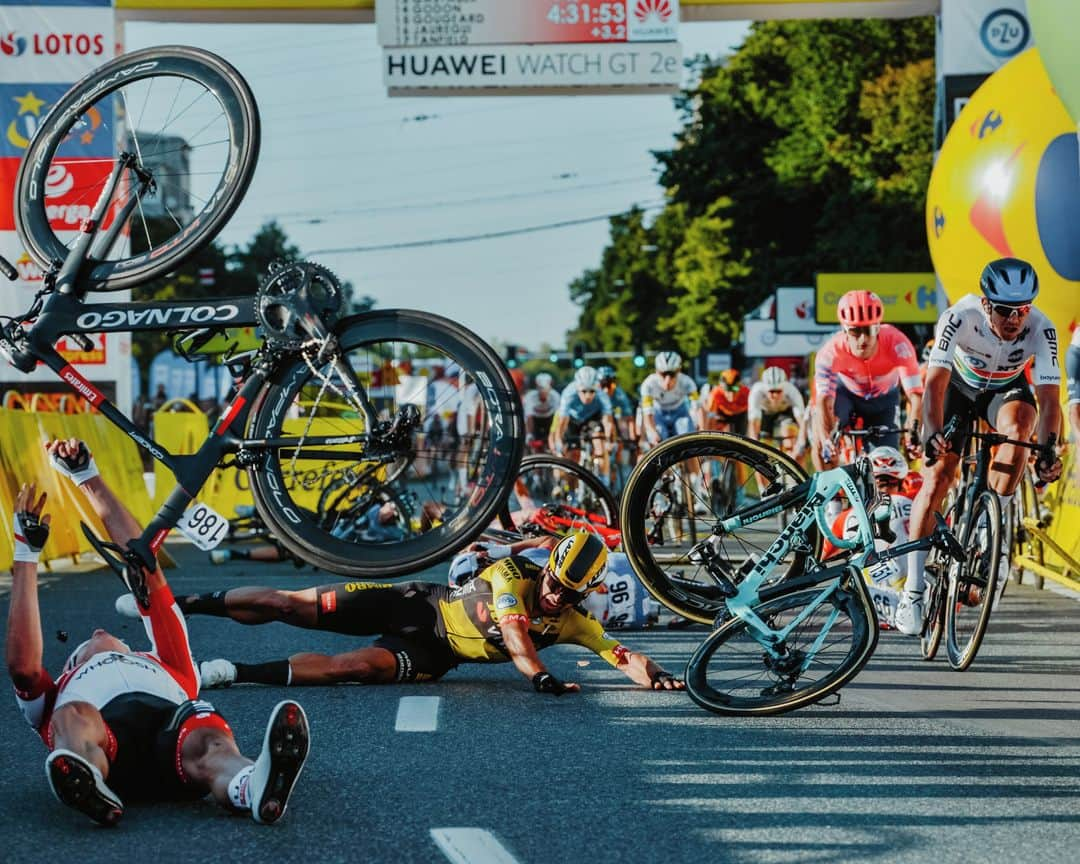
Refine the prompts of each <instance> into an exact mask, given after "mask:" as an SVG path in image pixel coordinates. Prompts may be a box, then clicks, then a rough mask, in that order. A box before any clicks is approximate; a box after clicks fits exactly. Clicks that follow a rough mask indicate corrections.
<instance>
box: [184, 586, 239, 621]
mask: <svg viewBox="0 0 1080 864" xmlns="http://www.w3.org/2000/svg"><path fill="white" fill-rule="evenodd" d="M225 594H226V592H225V591H212V592H210V593H209V594H189V595H188V596H187V597H177V598H176V605H177V606H179V607H180V611H181V612H183V613H184V614H185V615H216V616H217V617H219V618H228V617H229V613H228V612H227V611H226V609H225Z"/></svg>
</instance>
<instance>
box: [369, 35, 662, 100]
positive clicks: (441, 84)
mask: <svg viewBox="0 0 1080 864" xmlns="http://www.w3.org/2000/svg"><path fill="white" fill-rule="evenodd" d="M681 78H682V49H681V47H680V46H679V43H677V42H656V43H651V44H641V45H629V44H626V45H505V46H501V45H490V46H486V47H479V46H478V47H464V48H433V49H427V48H388V49H386V51H385V52H384V55H383V82H384V83H385V84H386V86H387V87H388V88H390V89H391V90H393V89H403V88H410V89H415V88H493V87H619V86H638V87H642V86H644V87H657V88H664V89H665V90H674V89H677V88H678V86H679V82H680V80H681Z"/></svg>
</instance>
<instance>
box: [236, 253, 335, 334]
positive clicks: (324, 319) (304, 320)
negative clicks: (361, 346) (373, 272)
mask: <svg viewBox="0 0 1080 864" xmlns="http://www.w3.org/2000/svg"><path fill="white" fill-rule="evenodd" d="M342 303H343V293H342V290H341V283H340V282H339V281H338V279H337V277H336V276H335V275H334V274H333V273H331V272H330V271H329V270H328V269H326V268H325V267H323V266H321V265H319V264H312V263H310V262H306V261H304V262H297V263H293V264H285V265H279V266H278V267H277V268H276V269H272V270H271V272H270V274H269V275H268V276H267V277H266V278H265V279H263V281H262V283H261V284H260V285H259V288H258V291H257V292H256V295H255V315H256V317H257V319H258V321H259V325H260V326H261V327H262V328H263V331H264V333H265V334H266V338H267V341H269V342H271V343H272V344H274V345H276V346H277V347H279V348H286V349H289V350H296V349H298V348H300V347H301V346H302V345H303V344H304V343H305V342H307V341H309V340H310V339H312V338H316V337H317V335H318V333H319V332H320V331H321V332H324V333H329V332H330V331H331V330H333V328H334V325H335V324H336V323H337V320H338V317H339V315H340V313H341V307H342Z"/></svg>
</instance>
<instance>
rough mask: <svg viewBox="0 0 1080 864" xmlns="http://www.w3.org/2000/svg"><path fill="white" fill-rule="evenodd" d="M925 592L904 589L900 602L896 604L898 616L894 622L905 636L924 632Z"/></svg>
mask: <svg viewBox="0 0 1080 864" xmlns="http://www.w3.org/2000/svg"><path fill="white" fill-rule="evenodd" d="M922 621H923V592H922V591H903V592H901V594H900V602H899V603H897V604H896V616H895V617H894V618H893V623H895V625H896V629H897V630H899V631H900V632H901V633H903V634H904V635H905V636H918V635H919V634H920V633H921V632H922Z"/></svg>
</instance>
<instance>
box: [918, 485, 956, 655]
mask: <svg viewBox="0 0 1080 864" xmlns="http://www.w3.org/2000/svg"><path fill="white" fill-rule="evenodd" d="M949 494H950V498H952V502H949V503H947V506H946V509H945V517H944V518H945V524H946V525H948V526H949V528H950V530H951V529H952V528H953V527H954V525H953V523H954V521H955V514H956V504H955V503H954V502H955V497H956V495H955V491H953V492H951V493H949ZM954 565H955V562H954V561H953V560H952V559H951V558H950V557H949V556H948V555H946V554H945V553H944V552H942V551H941V550H940V549H937V548H933V549H931V550H930V552H929V554H928V555H927V556H926V567H925V570H926V574H927V576H928V577H929V580H930V581H929V584H928V585H927V588H926V592H925V595H924V601H923V602H924V603H925V604H926V605H925V608H924V610H923V627H922V633H920V634H919V649H920V650H921V651H922V658H923V660H933V659H934V658H935V657H936V656H937V652H938V649H939V648H940V647H941V637H942V636H944V635H945V603H946V598H947V597H948V594H949V573H950V572H951V570H952V567H953V566H954Z"/></svg>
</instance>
